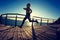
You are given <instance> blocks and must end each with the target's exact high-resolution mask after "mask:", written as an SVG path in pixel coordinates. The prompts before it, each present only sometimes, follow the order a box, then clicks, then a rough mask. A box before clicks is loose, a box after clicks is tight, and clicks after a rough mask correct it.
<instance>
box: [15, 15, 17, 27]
mask: <svg viewBox="0 0 60 40" xmlns="http://www.w3.org/2000/svg"><path fill="white" fill-rule="evenodd" d="M16 25H17V15H16V19H15V27H16Z"/></svg>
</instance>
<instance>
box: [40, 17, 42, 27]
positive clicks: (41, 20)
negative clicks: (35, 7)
mask: <svg viewBox="0 0 60 40" xmlns="http://www.w3.org/2000/svg"><path fill="white" fill-rule="evenodd" d="M40 19H41V20H40V26H41V25H42V18H40Z"/></svg>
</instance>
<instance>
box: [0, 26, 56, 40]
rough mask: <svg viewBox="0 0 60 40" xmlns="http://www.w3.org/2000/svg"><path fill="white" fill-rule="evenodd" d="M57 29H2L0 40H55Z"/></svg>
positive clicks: (46, 27)
mask: <svg viewBox="0 0 60 40" xmlns="http://www.w3.org/2000/svg"><path fill="white" fill-rule="evenodd" d="M55 39H56V29H54V28H51V27H49V26H34V27H31V26H24V27H23V28H19V27H14V28H12V27H10V26H9V27H8V26H5V27H0V40H55Z"/></svg>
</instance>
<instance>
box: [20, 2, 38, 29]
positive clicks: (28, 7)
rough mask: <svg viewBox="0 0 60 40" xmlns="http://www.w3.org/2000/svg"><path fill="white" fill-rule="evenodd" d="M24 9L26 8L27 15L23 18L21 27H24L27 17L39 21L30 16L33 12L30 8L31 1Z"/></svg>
mask: <svg viewBox="0 0 60 40" xmlns="http://www.w3.org/2000/svg"><path fill="white" fill-rule="evenodd" d="M23 9H24V10H26V16H25V18H24V19H23V22H22V24H21V26H20V28H22V26H23V24H24V22H25V20H26V19H28V20H29V21H30V22H37V23H38V21H37V20H31V18H30V14H31V13H32V10H31V9H30V3H28V4H27V5H26V8H23Z"/></svg>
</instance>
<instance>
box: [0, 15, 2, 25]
mask: <svg viewBox="0 0 60 40" xmlns="http://www.w3.org/2000/svg"><path fill="white" fill-rule="evenodd" d="M0 24H2V15H0Z"/></svg>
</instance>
